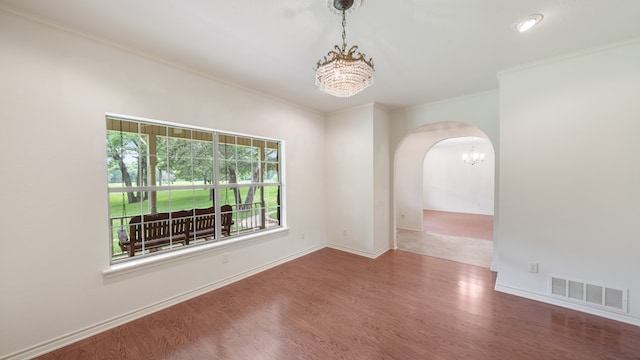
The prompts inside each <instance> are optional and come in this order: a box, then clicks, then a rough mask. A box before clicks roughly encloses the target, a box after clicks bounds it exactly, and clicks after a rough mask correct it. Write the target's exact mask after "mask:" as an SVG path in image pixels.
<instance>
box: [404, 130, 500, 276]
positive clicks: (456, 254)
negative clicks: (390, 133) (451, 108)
mask: <svg viewBox="0 0 640 360" xmlns="http://www.w3.org/2000/svg"><path fill="white" fill-rule="evenodd" d="M472 142H473V143H472ZM472 146H474V147H476V148H477V150H478V151H482V152H484V154H485V159H484V162H482V163H478V164H475V165H469V164H468V163H464V162H463V161H462V159H461V157H462V154H463V153H465V152H469V151H470V150H471V147H472ZM494 179H495V156H494V151H493V146H492V144H491V142H490V140H489V139H488V137H487V136H486V135H485V134H484V133H483V132H482V131H480V130H479V129H478V128H476V127H474V126H471V125H468V124H464V123H460V122H449V121H447V122H438V123H433V124H429V125H425V126H422V127H420V128H418V129H416V130H415V131H413V132H412V133H411V134H409V135H408V136H406V137H405V138H404V139H403V141H401V142H400V143H399V145H398V147H397V149H396V153H395V159H394V187H395V189H394V193H395V204H394V205H395V220H396V221H395V222H396V233H395V243H394V245H395V247H396V248H399V249H403V250H408V251H413V252H418V253H423V254H425V255H430V256H435V257H442V258H445V259H449V260H454V261H458V262H464V263H468V264H472V265H478V266H483V267H490V266H491V259H492V253H493V243H492V241H491V239H475V238H473V237H468V236H460V235H459V234H453V235H451V234H438V233H434V232H432V231H430V230H432V229H426V228H425V227H428V223H426V225H427V226H425V219H424V214H425V212H424V210H425V209H428V210H436V211H441V212H443V214H447V213H450V214H455V215H456V216H457V218H458V219H464V216H460V215H464V214H481V215H487V216H491V221H492V216H493V208H494V204H493V198H494V194H493V188H494ZM467 219H472V218H471V217H468V218H467ZM458 225H459V226H460V228H461V229H462V227H464V226H465V225H467V226H470V224H465V223H462V224H460V223H459V224H458ZM491 230H492V229H491Z"/></svg>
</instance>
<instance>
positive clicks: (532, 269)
mask: <svg viewBox="0 0 640 360" xmlns="http://www.w3.org/2000/svg"><path fill="white" fill-rule="evenodd" d="M529 272H530V273H534V274H537V273H538V263H537V262H529Z"/></svg>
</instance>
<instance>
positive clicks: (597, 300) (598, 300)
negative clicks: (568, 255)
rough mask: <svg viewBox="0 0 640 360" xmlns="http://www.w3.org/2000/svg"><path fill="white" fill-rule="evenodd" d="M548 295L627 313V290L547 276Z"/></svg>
mask: <svg viewBox="0 0 640 360" xmlns="http://www.w3.org/2000/svg"><path fill="white" fill-rule="evenodd" d="M548 292H549V295H551V296H553V297H555V298H560V299H564V300H567V301H570V302H573V303H578V304H583V305H588V306H594V307H597V308H600V309H604V310H608V311H613V312H618V313H627V290H626V289H625V290H622V289H614V288H609V287H606V286H602V285H596V284H592V283H588V282H584V281H579V280H573V279H567V278H564V277H560V276H556V275H550V276H549V286H548Z"/></svg>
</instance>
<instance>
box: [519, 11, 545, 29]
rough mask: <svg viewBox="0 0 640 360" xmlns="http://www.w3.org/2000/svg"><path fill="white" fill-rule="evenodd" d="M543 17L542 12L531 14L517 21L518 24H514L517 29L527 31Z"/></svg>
mask: <svg viewBox="0 0 640 360" xmlns="http://www.w3.org/2000/svg"><path fill="white" fill-rule="evenodd" d="M542 18H543V16H542V15H540V14H533V15H529V16H527V17H524V18H522V19H520V20H518V21H516V24H515V25H514V26H515V28H516V30H518V31H519V32H525V31H527V30H529V29H531V28H532V27H533V26H534V25H536V24H537V23H539V22H540V21H542Z"/></svg>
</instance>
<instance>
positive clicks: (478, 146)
mask: <svg viewBox="0 0 640 360" xmlns="http://www.w3.org/2000/svg"><path fill="white" fill-rule="evenodd" d="M472 146H473V147H474V149H475V151H477V152H480V153H484V155H485V159H484V161H483V162H480V163H477V164H474V165H470V164H466V163H464V162H463V161H462V154H464V153H469V152H470V151H471V147H472ZM494 174H495V157H494V154H493V147H492V146H491V142H489V140H487V139H485V138H481V137H459V138H451V139H446V140H443V141H441V142H439V143H437V144H435V145H434V146H433V147H432V148H431V149H430V150H429V152H427V156H425V157H424V162H423V176H422V178H423V184H422V185H423V186H422V207H423V208H424V209H427V210H438V211H450V212H460V213H470V214H483V215H493V204H494V201H493V195H494V194H493V193H494V181H493V180H494V178H495V175H494Z"/></svg>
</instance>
